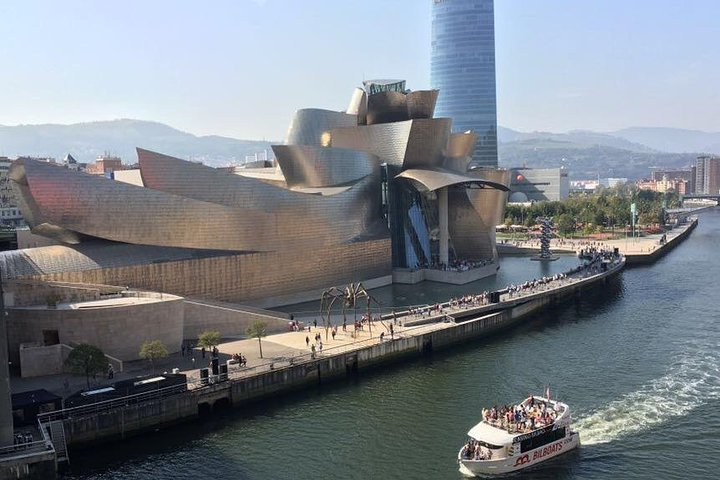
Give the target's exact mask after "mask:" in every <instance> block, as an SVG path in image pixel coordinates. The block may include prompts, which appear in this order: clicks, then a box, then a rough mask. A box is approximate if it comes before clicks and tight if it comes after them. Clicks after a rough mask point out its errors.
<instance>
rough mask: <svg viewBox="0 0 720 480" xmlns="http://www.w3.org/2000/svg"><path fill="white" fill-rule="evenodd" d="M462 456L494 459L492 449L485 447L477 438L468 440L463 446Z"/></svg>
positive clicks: (476, 458)
mask: <svg viewBox="0 0 720 480" xmlns="http://www.w3.org/2000/svg"><path fill="white" fill-rule="evenodd" d="M462 456H463V458H464V459H465V460H492V456H493V454H492V450H490V449H489V448H487V447H484V446H483V445H481V444H480V442H478V441H477V440H473V439H472V438H471V439H470V440H468V442H467V443H466V444H465V447H464V448H463V452H462Z"/></svg>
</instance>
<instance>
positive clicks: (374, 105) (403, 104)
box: [367, 92, 410, 125]
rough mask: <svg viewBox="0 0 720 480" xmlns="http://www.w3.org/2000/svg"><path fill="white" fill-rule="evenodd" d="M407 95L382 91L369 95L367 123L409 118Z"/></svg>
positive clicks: (400, 120) (397, 120) (399, 120)
mask: <svg viewBox="0 0 720 480" xmlns="http://www.w3.org/2000/svg"><path fill="white" fill-rule="evenodd" d="M409 119H410V117H409V116H408V106H407V96H406V95H405V94H404V93H401V92H380V93H374V94H372V95H368V106H367V124H368V125H375V124H378V123H392V122H402V121H405V120H409Z"/></svg>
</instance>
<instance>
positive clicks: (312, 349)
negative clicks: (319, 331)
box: [310, 343, 315, 358]
mask: <svg viewBox="0 0 720 480" xmlns="http://www.w3.org/2000/svg"><path fill="white" fill-rule="evenodd" d="M310 350H311V351H312V353H311V354H310V358H315V344H314V343H313V344H312V346H311V347H310Z"/></svg>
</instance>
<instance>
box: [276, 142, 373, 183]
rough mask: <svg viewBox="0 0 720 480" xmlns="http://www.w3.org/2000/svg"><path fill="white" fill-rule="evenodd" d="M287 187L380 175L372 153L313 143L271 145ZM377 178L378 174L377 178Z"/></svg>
mask: <svg viewBox="0 0 720 480" xmlns="http://www.w3.org/2000/svg"><path fill="white" fill-rule="evenodd" d="M272 149H273V152H274V153H275V159H276V160H277V162H278V163H279V164H280V168H281V169H282V173H283V176H284V177H285V181H286V182H287V185H288V187H290V188H293V187H332V186H336V185H344V184H348V183H351V182H355V181H357V180H360V179H361V178H363V177H365V176H368V175H375V176H377V175H379V170H380V167H379V166H380V162H379V160H378V158H377V157H376V156H375V155H372V154H370V153H367V152H361V151H358V150H349V149H345V148H327V147H318V146H315V145H273V147H272ZM376 178H377V177H376Z"/></svg>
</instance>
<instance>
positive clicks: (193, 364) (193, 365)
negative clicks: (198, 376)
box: [192, 357, 195, 370]
mask: <svg viewBox="0 0 720 480" xmlns="http://www.w3.org/2000/svg"><path fill="white" fill-rule="evenodd" d="M192 367H193V370H194V369H195V357H192Z"/></svg>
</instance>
